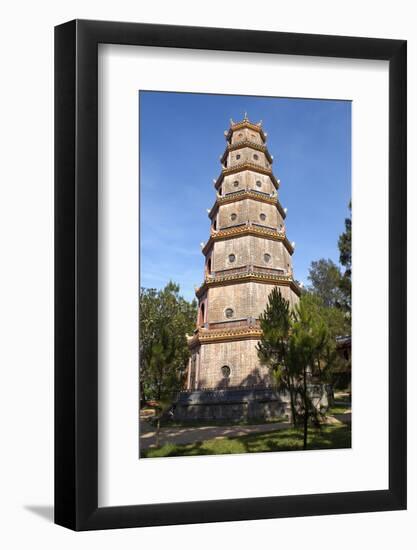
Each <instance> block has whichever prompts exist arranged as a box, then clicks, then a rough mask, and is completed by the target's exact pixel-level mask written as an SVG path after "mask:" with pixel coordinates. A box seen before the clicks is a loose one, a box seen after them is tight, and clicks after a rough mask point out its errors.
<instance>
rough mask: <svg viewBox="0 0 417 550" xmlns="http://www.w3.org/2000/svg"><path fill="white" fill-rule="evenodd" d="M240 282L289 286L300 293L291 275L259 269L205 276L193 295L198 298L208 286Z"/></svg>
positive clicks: (298, 294)
mask: <svg viewBox="0 0 417 550" xmlns="http://www.w3.org/2000/svg"><path fill="white" fill-rule="evenodd" d="M241 283H261V284H270V285H275V286H289V287H290V288H291V290H292V291H293V292H294V293H295V294H297V296H298V297H300V295H301V290H300V288H299V286H298V285H297V283H296V282H295V281H294V279H293V278H292V277H291V276H288V275H278V274H277V275H274V274H272V273H261V272H259V271H258V272H257V271H247V272H246V273H234V274H230V275H221V276H220V277H206V279H205V280H204V282H203V284H202V285H201V286H200V287H199V288H197V289H196V291H195V295H196V296H197V298H200V297H201V296H202V295H203V294H204V293H205V292H206V291H207V290H208V289H209V288H213V287H217V286H228V285H232V284H233V285H235V284H241Z"/></svg>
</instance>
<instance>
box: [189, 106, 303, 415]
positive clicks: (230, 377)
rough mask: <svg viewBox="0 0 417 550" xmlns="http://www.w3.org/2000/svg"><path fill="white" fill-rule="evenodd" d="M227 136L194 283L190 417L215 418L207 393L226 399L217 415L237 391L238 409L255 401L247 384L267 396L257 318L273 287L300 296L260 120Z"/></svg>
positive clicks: (233, 127) (234, 126)
mask: <svg viewBox="0 0 417 550" xmlns="http://www.w3.org/2000/svg"><path fill="white" fill-rule="evenodd" d="M225 137H226V149H225V151H224V153H223V155H222V156H221V164H222V170H221V173H220V176H219V177H218V178H217V179H216V180H214V187H215V190H216V200H215V202H214V204H213V206H212V207H211V209H210V210H209V211H208V216H209V218H210V221H211V227H210V235H209V238H208V240H207V242H206V243H202V253H203V255H204V257H205V262H204V281H203V283H202V284H201V286H200V287H199V288H197V289H196V296H197V299H198V319H197V326H196V330H195V331H194V334H193V335H192V336H191V337H190V338H189V341H188V344H189V349H190V354H191V357H190V361H189V365H188V375H187V382H186V385H187V391H188V392H189V396H188V405H189V407H188V408H189V410H188V413H187V414H188V416H191V417H192V416H193V417H198V416H203V417H206V418H207V417H208V416H210V414H211V413H210V412H208V410H207V407H206V408H205V409H206V410H204V412H202V411H203V409H204V407H203V408H202V407H201V405H204V404H207V399H208V400H209V401H210V404H211V405H213V404H215V403H216V402H217V401H218V402H219V403H220V405H221V406H220V409H219V408H218V409H217V414H214V416H230V415H229V414H226V413H225V412H224V406H225V405H224V404H225V403H226V402H229V401H230V398H231V396H232V393H231V392H232V390H234V391H235V395H234V397H233V396H232V398H231V401H230V402H231V403H234V407H235V410H237V409H236V403H239V402H245V403H246V405H247V403H248V399H249V400H250V398H247V397H248V392H245V389H247V390H248V391H249V390H250V391H251V392H252V393H251V395H252V396H253V395H254V394H253V390H254V389H256V390H257V391H258V393H257V395H258V396H259V395H261V397H262V399H264V401H265V392H263V393H262V390H267V389H270V388H271V387H272V381H271V378H270V373H269V370H268V367H266V366H264V365H262V364H261V363H260V361H259V358H258V353H257V349H256V345H257V343H258V341H259V339H260V337H261V329H260V323H259V316H260V315H261V313H262V312H263V311H264V310H265V307H266V304H267V301H268V296H269V294H270V292H271V291H272V289H273V288H274V287H276V286H278V287H279V288H280V290H281V293H282V295H283V297H284V298H285V299H286V300H288V301H289V303H290V306H291V307H293V306H294V305H295V304H296V303H297V301H298V298H299V295H300V289H299V286H298V285H297V283H296V281H295V280H294V273H293V268H292V254H293V252H294V246H295V245H294V243H291V242H290V241H289V240H288V238H287V232H286V227H285V218H286V209H284V208H283V207H282V206H281V203H280V201H279V198H278V190H279V187H280V180H279V179H276V177H275V176H274V173H273V171H272V163H273V157H272V155H271V154H270V153H269V151H268V149H267V146H266V138H267V134H266V132H264V130H263V128H262V123H261V122H260V123H257V124H254V123H252V122H250V121H249V119H248V118H247V116H246V114H245V116H244V119H243V120H242V121H241V122H233V121H232V120H231V121H230V127H229V129H228V130H227V131H226V132H225ZM216 390H219V392H216ZM225 390H227V392H226V393H225ZM237 390H239V392H238V395H239V396H240V397H238V398H236V395H237V394H236V391H237ZM259 391H260V392H261V394H259ZM207 392H209V393H207ZM207 395H209V396H210V397H209V398H208V397H207ZM245 396H246V397H245ZM274 399H275V398H274ZM216 400H217V401H216ZM242 400H243V401H242ZM183 402H184V400H183ZM222 403H223V405H222ZM193 404H194V405H196V406H191V405H193ZM241 404H242V403H241ZM197 405H200V407H198V406H197ZM190 406H191V408H190ZM241 408H242V407H241ZM246 408H247V407H246ZM210 410H211V411H214V410H215V408H214V409H213V406H211V408H210ZM191 411H192V413H191ZM198 411H200V413H199V412H198ZM222 411H223V412H222ZM258 412H259V411H258ZM239 415H240V416H241V414H240V413H239V414H238V416H239ZM182 416H185V411H184V410H182Z"/></svg>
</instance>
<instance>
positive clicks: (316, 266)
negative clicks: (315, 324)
mask: <svg viewBox="0 0 417 550" xmlns="http://www.w3.org/2000/svg"><path fill="white" fill-rule="evenodd" d="M308 279H309V280H310V282H311V286H310V288H309V290H310V292H312V293H313V294H316V295H317V296H319V297H320V298H321V300H322V301H323V304H324V305H325V306H327V307H334V306H340V305H341V303H342V301H343V293H342V291H341V289H340V281H341V279H342V273H341V271H340V268H339V267H338V266H337V265H336V264H335V263H334V262H332V260H330V259H329V260H325V259H324V258H322V259H321V260H318V261H315V262H311V267H310V269H309V274H308Z"/></svg>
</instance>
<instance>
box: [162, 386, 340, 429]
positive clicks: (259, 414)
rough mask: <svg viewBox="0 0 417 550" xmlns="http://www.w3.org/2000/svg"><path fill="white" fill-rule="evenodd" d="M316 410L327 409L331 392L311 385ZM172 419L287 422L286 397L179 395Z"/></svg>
mask: <svg viewBox="0 0 417 550" xmlns="http://www.w3.org/2000/svg"><path fill="white" fill-rule="evenodd" d="M310 392H311V397H312V399H313V403H314V405H315V406H316V407H320V408H324V409H327V408H328V407H329V405H331V402H332V393H333V392H332V388H331V386H328V385H320V384H311V386H310ZM173 414H174V419H175V420H181V421H187V420H190V421H192V420H210V421H213V420H222V421H223V420H224V421H228V420H232V421H239V420H274V419H278V418H280V419H281V418H283V417H286V418H287V419H290V418H291V406H290V397H289V394H288V393H283V392H279V391H278V390H277V389H276V388H273V387H237V388H227V389H202V390H192V391H182V392H179V394H178V396H177V399H176V401H175V405H174V409H173Z"/></svg>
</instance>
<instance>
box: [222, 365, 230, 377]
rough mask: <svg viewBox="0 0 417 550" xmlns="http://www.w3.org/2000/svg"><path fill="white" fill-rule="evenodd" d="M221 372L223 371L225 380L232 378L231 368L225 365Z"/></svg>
mask: <svg viewBox="0 0 417 550" xmlns="http://www.w3.org/2000/svg"><path fill="white" fill-rule="evenodd" d="M221 370H222V375H223V378H229V376H230V367H228V366H227V365H223V367H222V369H221Z"/></svg>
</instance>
